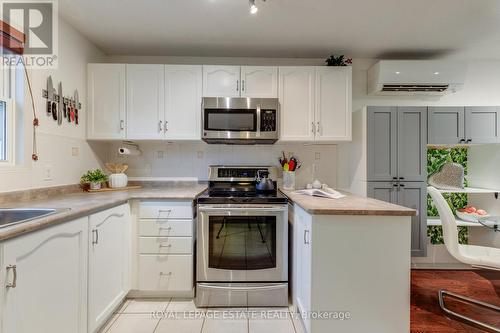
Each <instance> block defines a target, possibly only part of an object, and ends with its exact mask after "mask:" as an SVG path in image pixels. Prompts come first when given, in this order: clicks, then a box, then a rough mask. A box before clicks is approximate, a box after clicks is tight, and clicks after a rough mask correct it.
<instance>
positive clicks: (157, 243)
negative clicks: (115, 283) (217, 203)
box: [136, 201, 194, 297]
mask: <svg viewBox="0 0 500 333" xmlns="http://www.w3.org/2000/svg"><path fill="white" fill-rule="evenodd" d="M193 229H194V227H193V203H192V201H142V202H141V203H140V204H139V226H138V241H137V243H138V247H137V258H138V262H137V285H136V288H137V290H138V292H139V293H142V294H143V295H146V296H147V295H152V294H153V295H170V296H182V297H191V296H193V295H194V274H193V267H194V256H193V254H194V238H193Z"/></svg>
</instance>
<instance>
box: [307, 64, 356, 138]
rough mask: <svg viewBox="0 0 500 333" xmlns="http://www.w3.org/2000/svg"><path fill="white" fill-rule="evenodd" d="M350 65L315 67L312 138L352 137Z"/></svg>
mask: <svg viewBox="0 0 500 333" xmlns="http://www.w3.org/2000/svg"><path fill="white" fill-rule="evenodd" d="M351 80H352V68H351V67H350V66H345V67H327V66H323V67H316V84H315V121H316V126H315V129H316V134H315V140H316V141H350V140H351V138H352V134H351V132H352V106H351V104H352V88H351V87H352V83H351Z"/></svg>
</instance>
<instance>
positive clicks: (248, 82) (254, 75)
mask: <svg viewBox="0 0 500 333" xmlns="http://www.w3.org/2000/svg"><path fill="white" fill-rule="evenodd" d="M241 97H258V98H277V97H278V68H277V67H270V66H244V67H241Z"/></svg>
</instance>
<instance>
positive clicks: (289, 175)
mask: <svg viewBox="0 0 500 333" xmlns="http://www.w3.org/2000/svg"><path fill="white" fill-rule="evenodd" d="M283 189H284V190H295V171H283Z"/></svg>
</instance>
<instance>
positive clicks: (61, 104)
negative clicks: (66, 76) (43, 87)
mask: <svg viewBox="0 0 500 333" xmlns="http://www.w3.org/2000/svg"><path fill="white" fill-rule="evenodd" d="M57 93H58V95H59V107H58V109H59V110H58V112H57V124H58V125H61V124H62V120H63V115H62V113H63V110H64V98H63V91H62V82H59V87H58V91H57Z"/></svg>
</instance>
